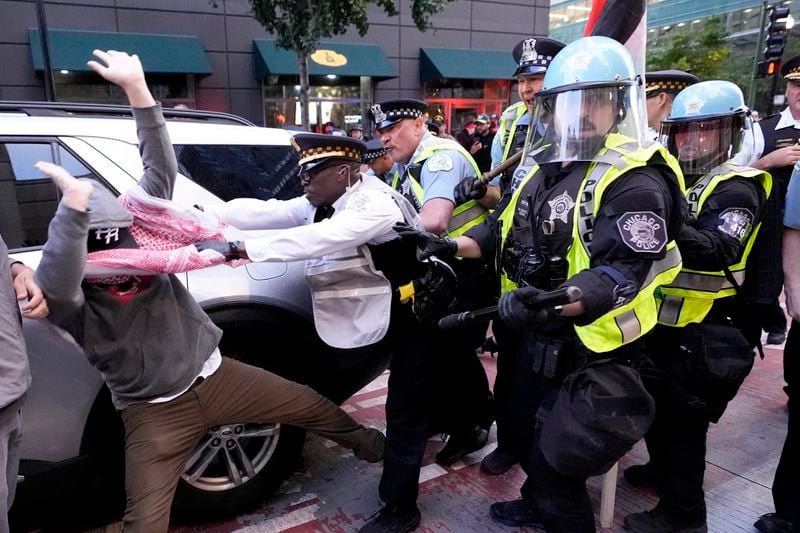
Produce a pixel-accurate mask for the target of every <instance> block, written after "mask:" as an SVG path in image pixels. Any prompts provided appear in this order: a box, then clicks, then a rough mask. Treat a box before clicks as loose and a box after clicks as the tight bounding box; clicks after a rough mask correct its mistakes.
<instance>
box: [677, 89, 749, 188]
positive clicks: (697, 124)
mask: <svg viewBox="0 0 800 533" xmlns="http://www.w3.org/2000/svg"><path fill="white" fill-rule="evenodd" d="M748 129H750V110H749V109H748V108H747V106H746V105H745V103H744V96H743V95H742V91H741V90H740V89H739V87H737V86H736V85H735V84H733V83H731V82H729V81H722V80H712V81H704V82H701V83H697V84H695V85H692V86H689V87H687V88H685V89H684V90H682V91H681V92H679V93H678V95H677V96H676V97H675V100H673V102H672V110H671V111H670V114H669V116H668V117H667V119H666V120H665V121H664V122H662V123H661V135H662V136H663V137H664V138H666V139H667V141H666V143H667V149H668V150H669V151H670V153H671V154H672V155H674V156H675V157H676V158H677V159H678V162H679V163H680V166H681V170H683V173H684V175H687V176H700V175H703V174H707V173H708V172H710V171H711V170H712V169H714V168H715V167H718V166H719V165H721V164H722V163H725V162H726V161H728V160H729V159H731V158H732V157H733V156H734V155H735V154H736V153H738V152H739V151H740V150H741V148H742V142H743V139H744V138H745V131H746V130H748Z"/></svg>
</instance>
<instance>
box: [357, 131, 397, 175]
mask: <svg viewBox="0 0 800 533" xmlns="http://www.w3.org/2000/svg"><path fill="white" fill-rule="evenodd" d="M364 164H365V165H366V166H367V167H368V169H369V172H370V173H371V174H372V175H374V176H376V177H378V178H379V179H380V180H381V181H383V182H385V183H387V184H388V183H389V170H390V169H391V168H392V165H393V164H394V161H392V158H391V156H389V154H387V153H386V149H385V148H384V147H383V143H382V142H381V140H380V139H372V140H369V141H367V151H366V152H364Z"/></svg>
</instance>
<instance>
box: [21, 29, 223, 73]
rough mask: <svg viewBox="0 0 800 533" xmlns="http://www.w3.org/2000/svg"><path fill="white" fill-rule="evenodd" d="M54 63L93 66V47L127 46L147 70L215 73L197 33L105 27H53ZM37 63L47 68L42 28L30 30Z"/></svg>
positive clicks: (78, 67) (55, 65) (61, 66)
mask: <svg viewBox="0 0 800 533" xmlns="http://www.w3.org/2000/svg"><path fill="white" fill-rule="evenodd" d="M48 34H49V36H50V51H51V53H52V66H53V69H56V70H62V69H63V70H75V71H87V70H91V69H90V68H89V67H87V66H86V62H87V61H89V60H91V59H94V56H93V55H92V50H95V49H99V50H124V51H125V52H129V53H131V54H138V55H139V59H141V60H142V66H143V67H144V70H145V72H164V73H186V74H211V64H210V63H209V62H208V57H206V52H205V50H204V49H203V45H202V44H201V43H200V39H199V38H198V37H196V36H194V35H154V34H148V33H111V32H102V31H75V30H49V31H48ZM28 38H29V39H30V43H31V55H32V56H33V67H34V68H35V69H36V70H44V57H43V54H42V41H41V39H40V38H39V30H34V29H30V30H28Z"/></svg>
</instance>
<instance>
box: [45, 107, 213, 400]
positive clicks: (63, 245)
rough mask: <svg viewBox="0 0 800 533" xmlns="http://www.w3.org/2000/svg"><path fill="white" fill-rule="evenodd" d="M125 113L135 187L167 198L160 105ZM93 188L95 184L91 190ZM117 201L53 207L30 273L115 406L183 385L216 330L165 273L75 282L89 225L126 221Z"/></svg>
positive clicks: (166, 144) (169, 161)
mask: <svg viewBox="0 0 800 533" xmlns="http://www.w3.org/2000/svg"><path fill="white" fill-rule="evenodd" d="M133 111H134V113H133V114H134V118H135V119H136V127H137V134H138V136H139V152H140V154H141V157H142V163H143V164H144V175H143V177H142V179H141V180H140V181H139V185H140V186H141V187H142V188H143V189H144V190H145V191H147V192H148V193H149V194H151V195H153V196H158V197H160V198H171V197H172V191H173V187H174V184H175V176H176V173H177V162H176V161H175V153H174V152H173V150H172V144H171V143H170V140H169V135H168V133H167V128H166V125H165V122H164V117H163V115H162V114H161V107H160V106H159V105H156V106H154V107H151V108H145V109H136V108H134V110H133ZM100 187H102V185H101V184H97V183H96V184H95V190H96V191H97V190H99V188H100ZM109 202H110V203H109ZM119 207H121V206H120V205H119V204H118V203H117V201H116V199H114V197H113V196H112V195H108V194H105V193H103V192H102V191H100V192H96V193H94V194H93V195H92V199H91V200H90V202H89V211H88V212H86V213H82V212H79V211H76V210H74V209H70V208H69V207H67V206H65V205H63V204H61V205H59V206H58V209H57V211H56V215H55V217H54V218H53V220H52V221H51V223H50V228H49V232H48V240H47V244H46V245H45V247H44V250H43V251H42V261H41V263H39V268H38V269H37V271H36V277H37V281H38V283H39V285H40V286H41V288H42V290H43V291H44V293H45V294H46V295H47V298H48V303H49V305H50V309H51V314H50V317H49V318H50V320H51V321H53V322H54V323H55V324H57V325H59V326H61V327H63V328H64V329H66V330H67V331H69V332H70V333H71V334H72V335H73V336H74V337H75V340H76V341H77V342H78V343H79V344H80V345H81V346H83V349H84V352H86V356H87V357H88V358H89V361H90V362H91V363H92V364H93V365H94V366H95V367H96V368H97V369H98V370H99V371H100V373H101V374H102V376H103V379H104V380H105V382H106V384H107V385H108V388H109V389H110V390H111V397H112V400H113V402H114V405H115V406H116V408H117V409H119V410H122V409H124V408H125V407H127V406H129V405H131V404H134V403H141V402H147V401H150V400H153V399H155V398H160V397H164V396H171V395H174V394H177V393H179V392H180V391H182V390H185V389H186V388H188V387H189V386H190V385H191V383H192V381H193V380H194V378H195V377H196V376H197V375H198V374H199V373H200V370H201V369H202V367H203V363H204V362H205V361H206V359H208V357H209V355H210V354H211V353H212V352H213V351H214V349H215V348H216V347H217V344H218V343H219V339H220V338H221V336H222V332H221V330H220V329H219V328H217V327H216V326H215V325H214V324H213V323H212V322H211V319H210V318H208V316H207V315H206V314H205V312H203V310H202V309H201V308H200V306H199V305H198V304H197V302H195V301H194V299H193V298H192V297H191V295H190V294H189V292H188V291H187V290H186V288H185V287H184V286H183V285H182V284H181V282H180V281H179V280H178V278H177V277H175V276H173V275H154V276H144V277H138V278H133V279H134V283H132V284H129V285H118V286H106V285H101V284H89V283H86V282H84V281H83V268H84V265H85V262H86V244H87V235H88V231H89V228H107V227H125V226H128V225H130V218H129V217H126V216H125V213H123V212H120V210H119ZM123 211H124V209H123Z"/></svg>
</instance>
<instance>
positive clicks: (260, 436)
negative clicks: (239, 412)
mask: <svg viewBox="0 0 800 533" xmlns="http://www.w3.org/2000/svg"><path fill="white" fill-rule="evenodd" d="M304 442H305V431H303V430H302V429H299V428H296V427H292V426H281V425H280V424H237V425H231V426H222V427H220V428H213V429H212V430H211V431H210V432H209V433H208V434H207V435H206V436H205V437H204V438H203V441H202V442H201V443H200V444H199V445H198V447H197V448H195V451H194V452H193V454H192V457H191V458H190V459H189V462H188V465H189V468H187V470H186V472H184V474H183V475H182V476H181V479H180V481H179V482H178V489H177V491H176V493H175V500H174V503H173V509H174V511H175V514H176V515H177V516H180V517H181V518H183V519H186V520H191V521H192V522H194V521H207V520H214V519H218V518H222V517H225V516H231V515H234V514H237V513H240V512H242V511H244V510H246V509H250V508H253V507H255V506H256V505H258V504H259V503H261V502H262V501H263V500H264V499H265V498H266V496H267V495H269V494H271V493H273V492H274V491H275V490H277V488H278V487H279V486H280V485H281V483H282V482H283V481H284V480H285V479H286V478H287V477H288V476H289V474H291V473H292V471H293V470H294V468H295V466H296V464H297V460H298V458H299V456H300V453H301V452H302V450H303V443H304ZM240 454H241V455H240ZM242 457H247V458H248V461H249V465H250V466H249V467H246V466H245V464H246V461H243V460H242ZM206 460H209V461H210V463H208V464H206V463H205V461H206ZM248 470H249V471H250V473H248ZM231 472H233V473H231Z"/></svg>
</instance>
